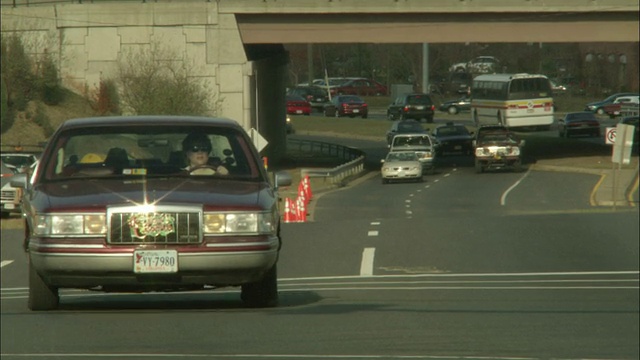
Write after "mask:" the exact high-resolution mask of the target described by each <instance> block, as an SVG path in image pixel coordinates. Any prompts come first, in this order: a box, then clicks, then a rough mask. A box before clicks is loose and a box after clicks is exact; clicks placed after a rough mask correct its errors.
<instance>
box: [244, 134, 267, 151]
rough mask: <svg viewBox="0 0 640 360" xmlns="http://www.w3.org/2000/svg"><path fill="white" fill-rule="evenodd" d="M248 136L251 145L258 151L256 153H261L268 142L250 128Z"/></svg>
mask: <svg viewBox="0 0 640 360" xmlns="http://www.w3.org/2000/svg"><path fill="white" fill-rule="evenodd" d="M249 136H251V140H253V145H255V146H256V149H258V152H260V151H262V149H264V148H265V147H266V146H267V145H268V144H269V142H268V141H267V140H266V139H265V138H263V137H262V135H260V133H259V132H258V130H256V129H254V128H251V131H250V132H249Z"/></svg>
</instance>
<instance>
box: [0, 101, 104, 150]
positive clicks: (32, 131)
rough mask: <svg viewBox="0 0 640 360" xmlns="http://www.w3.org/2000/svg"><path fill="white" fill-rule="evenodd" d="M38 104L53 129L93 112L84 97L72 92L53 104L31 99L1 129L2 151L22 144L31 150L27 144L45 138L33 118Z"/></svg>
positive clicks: (90, 114) (0, 142) (38, 141)
mask: <svg viewBox="0 0 640 360" xmlns="http://www.w3.org/2000/svg"><path fill="white" fill-rule="evenodd" d="M38 106H42V107H43V109H44V114H46V117H47V118H48V120H49V123H50V124H51V126H52V127H53V128H54V129H56V128H57V127H58V126H59V125H60V124H61V123H62V122H64V121H65V120H68V119H73V118H77V117H86V116H93V115H94V114H95V113H94V111H93V109H92V108H91V105H90V104H89V101H88V100H87V99H86V98H84V97H82V96H80V95H77V94H75V93H72V92H67V94H66V96H65V100H64V101H63V102H61V103H60V104H59V105H55V106H49V105H46V104H44V103H41V102H36V101H32V102H31V103H30V104H29V106H28V107H27V110H26V111H22V112H19V113H18V114H17V116H16V119H15V122H14V124H13V126H12V127H11V128H10V129H8V130H7V131H4V130H5V129H2V130H3V133H2V134H1V135H0V144H2V151H7V150H11V149H12V148H13V147H14V146H15V145H22V146H24V148H25V150H27V151H28V150H31V149H30V148H29V145H36V144H39V143H41V142H43V141H45V140H46V136H45V132H44V131H43V129H42V127H40V126H39V125H38V124H36V121H35V120H34V119H35V116H36V113H37V111H36V109H37V107H38Z"/></svg>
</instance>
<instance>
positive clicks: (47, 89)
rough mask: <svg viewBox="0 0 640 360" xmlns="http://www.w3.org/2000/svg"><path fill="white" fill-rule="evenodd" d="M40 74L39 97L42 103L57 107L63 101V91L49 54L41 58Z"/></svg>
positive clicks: (46, 53)
mask: <svg viewBox="0 0 640 360" xmlns="http://www.w3.org/2000/svg"><path fill="white" fill-rule="evenodd" d="M40 65H41V67H42V70H41V73H40V78H39V83H40V96H41V98H42V101H44V103H45V104H47V105H58V104H59V103H60V102H61V101H62V100H64V91H63V89H62V86H60V77H59V76H58V68H57V67H56V64H55V62H54V61H53V59H52V58H51V55H50V54H49V52H45V53H44V55H43V56H42V62H41V64H40Z"/></svg>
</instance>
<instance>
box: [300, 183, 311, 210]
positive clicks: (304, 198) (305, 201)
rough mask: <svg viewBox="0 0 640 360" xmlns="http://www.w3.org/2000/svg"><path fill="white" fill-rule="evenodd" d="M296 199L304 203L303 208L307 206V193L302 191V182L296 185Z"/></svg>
mask: <svg viewBox="0 0 640 360" xmlns="http://www.w3.org/2000/svg"><path fill="white" fill-rule="evenodd" d="M298 198H302V201H303V202H304V205H305V207H306V205H308V204H309V199H308V198H307V193H306V192H305V191H304V186H303V184H302V181H301V182H300V184H299V185H298Z"/></svg>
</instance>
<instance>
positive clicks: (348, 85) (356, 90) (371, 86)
mask: <svg viewBox="0 0 640 360" xmlns="http://www.w3.org/2000/svg"><path fill="white" fill-rule="evenodd" d="M330 92H331V95H360V96H380V95H387V93H388V92H389V91H388V89H387V86H386V85H384V84H381V83H379V82H378V81H375V80H372V79H364V78H354V79H350V80H348V81H346V82H344V83H343V84H341V85H339V86H336V87H332V88H331V89H330Z"/></svg>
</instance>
